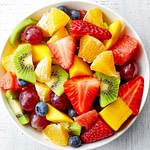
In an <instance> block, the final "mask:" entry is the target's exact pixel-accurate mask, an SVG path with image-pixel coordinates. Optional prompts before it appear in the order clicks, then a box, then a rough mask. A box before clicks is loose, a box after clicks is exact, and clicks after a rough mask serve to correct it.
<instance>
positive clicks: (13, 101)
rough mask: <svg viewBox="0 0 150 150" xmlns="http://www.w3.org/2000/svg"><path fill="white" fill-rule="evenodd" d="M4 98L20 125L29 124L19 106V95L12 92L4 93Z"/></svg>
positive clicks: (27, 117) (27, 118)
mask: <svg viewBox="0 0 150 150" xmlns="http://www.w3.org/2000/svg"><path fill="white" fill-rule="evenodd" d="M5 97H6V99H7V102H8V104H9V105H10V107H11V108H12V110H13V111H14V113H15V115H16V117H17V118H18V120H19V122H20V124H22V125H25V124H27V123H29V116H28V114H25V113H24V111H23V109H22V108H21V105H20V103H19V93H17V92H14V91H12V90H8V91H6V94H5Z"/></svg>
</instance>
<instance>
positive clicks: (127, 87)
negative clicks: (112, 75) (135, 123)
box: [118, 76, 144, 115]
mask: <svg viewBox="0 0 150 150" xmlns="http://www.w3.org/2000/svg"><path fill="white" fill-rule="evenodd" d="M143 88H144V78H143V77H141V76H138V77H136V78H134V79H132V80H130V81H128V82H127V83H125V84H123V85H121V86H120V88H119V93H118V96H119V97H121V98H122V99H123V100H124V102H125V103H126V104H127V105H128V106H129V108H130V109H131V110H132V111H133V115H137V114H138V113H139V108H140V104H141V99H142V95H143Z"/></svg>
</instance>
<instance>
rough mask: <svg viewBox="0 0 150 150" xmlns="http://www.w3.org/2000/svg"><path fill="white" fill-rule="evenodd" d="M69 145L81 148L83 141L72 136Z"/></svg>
mask: <svg viewBox="0 0 150 150" xmlns="http://www.w3.org/2000/svg"><path fill="white" fill-rule="evenodd" d="M68 143H69V145H70V146H72V147H79V146H80V145H81V140H80V137H79V136H72V137H70V138H69V141H68Z"/></svg>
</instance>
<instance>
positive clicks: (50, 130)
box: [42, 124, 69, 146]
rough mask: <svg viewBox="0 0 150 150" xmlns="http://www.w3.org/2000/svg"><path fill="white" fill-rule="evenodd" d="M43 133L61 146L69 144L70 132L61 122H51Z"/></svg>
mask: <svg viewBox="0 0 150 150" xmlns="http://www.w3.org/2000/svg"><path fill="white" fill-rule="evenodd" d="M42 133H43V134H44V135H45V136H46V137H47V139H48V140H51V141H52V142H53V143H55V144H57V145H60V146H67V145H68V139H69V134H68V131H67V130H65V129H64V128H63V127H62V126H61V125H60V124H50V125H48V126H47V127H46V128H45V129H44V130H43V131H42Z"/></svg>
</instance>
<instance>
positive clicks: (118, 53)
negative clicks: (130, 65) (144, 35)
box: [111, 35, 138, 65]
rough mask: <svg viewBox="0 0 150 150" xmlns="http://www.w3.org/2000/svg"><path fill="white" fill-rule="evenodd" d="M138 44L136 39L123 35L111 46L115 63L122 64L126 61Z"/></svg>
mask: <svg viewBox="0 0 150 150" xmlns="http://www.w3.org/2000/svg"><path fill="white" fill-rule="evenodd" d="M137 46H138V41H137V40H136V39H134V38H132V37H130V36H128V35H124V36H123V37H122V38H120V39H119V40H118V41H117V43H116V44H115V45H114V46H113V47H112V48H111V50H112V52H113V55H114V61H115V64H116V65H123V64H124V63H125V62H127V61H128V60H129V59H130V58H131V56H132V55H133V53H134V52H135V50H136V48H137Z"/></svg>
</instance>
